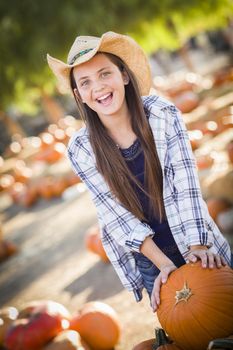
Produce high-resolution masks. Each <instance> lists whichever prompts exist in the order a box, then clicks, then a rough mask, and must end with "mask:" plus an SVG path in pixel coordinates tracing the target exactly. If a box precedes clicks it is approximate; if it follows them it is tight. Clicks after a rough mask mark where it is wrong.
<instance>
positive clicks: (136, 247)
mask: <svg viewBox="0 0 233 350" xmlns="http://www.w3.org/2000/svg"><path fill="white" fill-rule="evenodd" d="M153 236H154V232H153V231H152V229H151V227H150V226H149V225H148V224H146V223H144V222H140V223H139V224H138V225H137V226H136V227H135V229H134V230H133V232H132V233H131V235H130V236H129V238H128V239H127V240H126V241H125V245H126V246H127V247H128V248H129V249H130V250H132V251H135V252H138V253H139V252H140V247H141V245H142V243H143V241H144V240H145V239H146V238H147V237H153Z"/></svg>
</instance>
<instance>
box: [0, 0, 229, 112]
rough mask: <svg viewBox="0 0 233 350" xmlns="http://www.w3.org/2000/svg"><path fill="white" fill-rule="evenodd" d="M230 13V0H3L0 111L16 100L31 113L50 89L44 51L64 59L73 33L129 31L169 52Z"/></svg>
mask: <svg viewBox="0 0 233 350" xmlns="http://www.w3.org/2000/svg"><path fill="white" fill-rule="evenodd" d="M232 13H233V3H232V1H231V0H205V1H203V0H189V1H187V0H163V1H155V0H147V1H142V0H66V1H62V0H40V1H39V0H20V1H18V0H9V1H1V3H0V66H1V72H0V109H3V108H6V107H7V106H8V105H10V104H13V103H14V104H17V105H18V106H20V107H21V109H23V110H24V111H25V110H27V111H29V110H30V104H31V103H33V104H35V103H36V102H37V101H39V96H40V91H42V90H43V91H46V92H48V93H51V92H52V90H53V89H54V86H55V84H54V81H55V80H54V78H53V77H52V73H51V72H50V71H49V69H48V67H47V61H46V53H47V52H49V53H50V54H51V55H52V56H55V57H59V58H60V59H62V60H66V54H67V52H68V50H69V47H70V45H71V43H72V42H73V40H74V38H75V37H76V35H87V34H89V35H100V34H102V33H103V32H105V31H108V30H113V31H117V32H121V33H128V34H130V35H132V36H133V37H134V38H135V39H136V40H137V41H138V42H139V43H140V44H141V45H142V46H143V47H144V49H145V50H146V51H147V52H148V53H149V52H152V51H154V50H155V49H156V48H159V47H165V48H167V49H172V50H173V49H175V48H178V47H179V46H180V45H181V44H182V43H183V42H184V41H185V40H186V39H187V38H188V37H189V36H190V35H194V34H195V33H197V32H199V31H202V30H204V29H206V28H214V27H216V26H223V25H224V24H225V22H226V18H228V17H229V16H230V14H232ZM35 91H36V93H35ZM22 101H23V102H22Z"/></svg>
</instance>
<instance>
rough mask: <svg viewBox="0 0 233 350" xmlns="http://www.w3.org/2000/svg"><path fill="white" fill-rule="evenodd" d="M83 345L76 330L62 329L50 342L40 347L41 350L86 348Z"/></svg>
mask: <svg viewBox="0 0 233 350" xmlns="http://www.w3.org/2000/svg"><path fill="white" fill-rule="evenodd" d="M88 349H89V348H88V346H87V345H84V343H83V342H82V340H81V338H80V335H79V334H78V332H76V331H71V330H67V331H63V332H61V333H59V334H58V335H57V336H56V337H55V338H54V339H53V340H52V341H51V342H49V343H48V344H47V345H46V346H44V347H43V348H42V350H88Z"/></svg>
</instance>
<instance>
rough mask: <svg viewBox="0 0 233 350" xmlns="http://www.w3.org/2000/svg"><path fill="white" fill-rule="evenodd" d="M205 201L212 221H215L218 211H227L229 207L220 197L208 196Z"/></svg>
mask: <svg viewBox="0 0 233 350" xmlns="http://www.w3.org/2000/svg"><path fill="white" fill-rule="evenodd" d="M206 203H207V207H208V211H209V214H210V216H211V217H212V219H213V220H214V221H217V217H218V215H219V214H220V213H222V212H224V211H227V210H228V209H229V207H230V203H229V202H228V201H226V200H225V199H221V198H209V199H207V201H206Z"/></svg>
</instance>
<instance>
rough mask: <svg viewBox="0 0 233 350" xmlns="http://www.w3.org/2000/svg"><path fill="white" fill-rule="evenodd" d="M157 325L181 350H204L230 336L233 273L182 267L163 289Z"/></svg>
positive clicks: (232, 327)
mask: <svg viewBox="0 0 233 350" xmlns="http://www.w3.org/2000/svg"><path fill="white" fill-rule="evenodd" d="M160 297H161V303H160V306H159V308H158V310H157V315H158V319H159V321H160V324H161V325H162V327H163V328H164V330H165V331H166V332H167V334H168V335H169V336H170V337H171V338H172V339H173V340H174V342H175V343H176V344H177V345H178V346H180V347H181V348H183V349H188V350H206V348H207V346H208V344H209V342H210V341H211V340H212V339H214V338H224V337H227V336H229V335H230V334H232V333H233V313H232V310H233V269H231V268H230V267H229V266H224V267H221V268H220V269H217V268H214V269H208V268H206V269H204V268H202V267H201V264H200V262H197V263H195V264H193V263H190V264H185V265H183V266H181V267H180V268H178V269H177V270H175V271H174V272H172V274H171V275H170V276H169V278H168V280H167V282H166V283H165V284H164V285H162V287H161V292H160Z"/></svg>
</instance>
